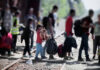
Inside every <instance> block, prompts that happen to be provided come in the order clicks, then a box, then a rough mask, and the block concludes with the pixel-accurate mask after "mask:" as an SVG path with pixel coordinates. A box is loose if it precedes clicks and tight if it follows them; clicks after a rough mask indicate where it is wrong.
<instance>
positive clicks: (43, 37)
mask: <svg viewBox="0 0 100 70" xmlns="http://www.w3.org/2000/svg"><path fill="white" fill-rule="evenodd" d="M45 33H46V30H45V29H44V28H43V26H42V25H38V26H37V40H36V56H35V60H40V59H39V58H38V54H39V53H40V54H41V58H42V59H45V58H46V57H45V55H44V52H43V51H44V49H43V47H42V42H43V41H44V40H46V39H47V36H46V35H45Z"/></svg>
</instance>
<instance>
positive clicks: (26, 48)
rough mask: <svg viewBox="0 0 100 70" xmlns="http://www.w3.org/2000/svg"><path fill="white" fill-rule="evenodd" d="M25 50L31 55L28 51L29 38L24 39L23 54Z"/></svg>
mask: <svg viewBox="0 0 100 70" xmlns="http://www.w3.org/2000/svg"><path fill="white" fill-rule="evenodd" d="M26 52H28V54H29V55H31V53H30V47H29V38H28V39H25V49H24V55H25V54H26Z"/></svg>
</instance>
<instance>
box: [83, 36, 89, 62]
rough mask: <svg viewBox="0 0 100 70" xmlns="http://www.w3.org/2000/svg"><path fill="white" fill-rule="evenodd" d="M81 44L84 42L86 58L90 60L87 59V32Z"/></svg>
mask: <svg viewBox="0 0 100 70" xmlns="http://www.w3.org/2000/svg"><path fill="white" fill-rule="evenodd" d="M83 44H84V50H85V56H86V59H87V60H90V59H89V54H88V48H89V46H88V35H87V34H85V35H84V42H83Z"/></svg>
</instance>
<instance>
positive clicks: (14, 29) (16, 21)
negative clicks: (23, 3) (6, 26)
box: [11, 11, 20, 53]
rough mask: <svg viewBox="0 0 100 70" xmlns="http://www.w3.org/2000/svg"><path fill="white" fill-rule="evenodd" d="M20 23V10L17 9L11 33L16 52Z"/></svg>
mask: <svg viewBox="0 0 100 70" xmlns="http://www.w3.org/2000/svg"><path fill="white" fill-rule="evenodd" d="M19 23H20V11H16V13H15V16H14V17H13V23H12V27H11V34H12V38H13V44H12V50H13V52H14V53H16V50H17V48H16V43H17V35H18V34H19Z"/></svg>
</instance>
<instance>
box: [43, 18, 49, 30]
mask: <svg viewBox="0 0 100 70" xmlns="http://www.w3.org/2000/svg"><path fill="white" fill-rule="evenodd" d="M42 23H43V26H44V27H45V29H47V23H48V17H44V18H43V20H42Z"/></svg>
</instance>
